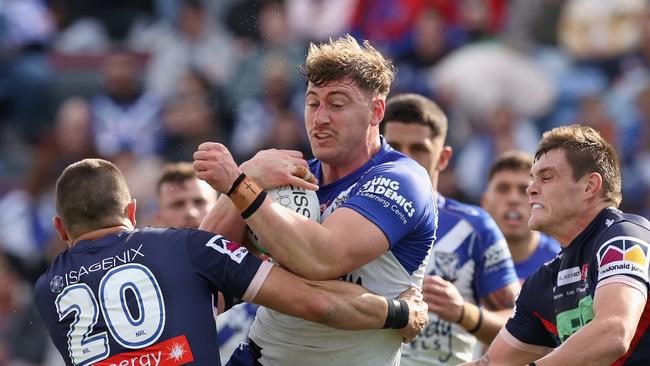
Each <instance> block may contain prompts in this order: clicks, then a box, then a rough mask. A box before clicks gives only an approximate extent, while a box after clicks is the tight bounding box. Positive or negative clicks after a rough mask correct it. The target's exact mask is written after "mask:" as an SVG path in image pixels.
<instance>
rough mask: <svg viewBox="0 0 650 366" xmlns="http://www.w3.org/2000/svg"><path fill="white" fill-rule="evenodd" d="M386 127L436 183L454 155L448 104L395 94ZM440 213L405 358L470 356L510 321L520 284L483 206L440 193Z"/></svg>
mask: <svg viewBox="0 0 650 366" xmlns="http://www.w3.org/2000/svg"><path fill="white" fill-rule="evenodd" d="M381 129H382V133H383V135H384V137H385V138H386V141H387V142H388V143H389V144H390V145H391V146H392V147H393V148H394V149H396V150H398V151H401V152H402V153H404V154H406V155H408V156H409V157H411V158H413V159H415V160H416V161H417V162H418V163H420V165H422V166H423V167H424V168H425V169H426V170H427V171H428V173H429V177H430V179H431V184H432V185H433V188H434V189H436V188H437V185H438V175H439V174H440V172H441V171H442V170H443V169H445V167H446V166H447V163H448V162H449V159H450V158H451V155H452V149H451V147H449V146H446V145H445V137H446V135H447V117H446V116H445V114H444V112H442V110H441V109H440V108H439V107H438V106H437V105H436V104H435V103H434V102H433V101H431V100H430V99H427V98H426V97H424V96H421V95H418V94H398V95H396V96H394V97H392V98H390V99H389V100H388V102H387V103H386V113H385V115H384V120H383V122H382V123H381ZM438 214H439V222H438V230H437V232H436V244H435V245H434V247H433V251H432V254H431V257H430V258H429V264H428V265H427V268H426V273H427V276H426V277H425V280H424V287H423V289H424V296H425V301H427V303H428V304H429V311H430V313H429V324H428V325H427V328H426V330H425V331H424V332H423V333H422V334H421V335H420V336H419V337H418V338H417V339H416V340H415V341H414V342H412V343H411V344H408V345H405V346H404V350H403V355H402V364H404V365H455V364H457V363H459V362H462V361H464V360H469V359H471V358H472V354H473V352H474V349H475V347H476V339H479V340H481V341H482V342H484V343H485V344H489V343H490V342H491V341H492V339H494V337H495V336H496V334H497V333H498V332H499V329H501V327H502V326H503V325H504V324H505V322H506V320H507V317H508V316H509V314H510V309H511V308H512V306H513V304H514V299H515V295H516V293H517V291H518V290H519V284H518V282H517V277H516V275H515V271H514V267H513V264H512V260H511V258H510V254H509V252H508V247H507V245H506V243H505V240H504V238H503V235H502V234H501V231H499V228H498V227H497V225H496V224H495V222H494V221H493V220H492V219H491V218H490V216H489V215H488V214H487V213H486V212H485V211H483V210H482V209H481V208H479V207H476V206H472V205H467V204H464V203H461V202H458V201H455V200H452V199H448V198H446V197H444V196H442V195H440V194H438ZM504 310H505V311H504Z"/></svg>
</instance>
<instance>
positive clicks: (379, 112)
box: [370, 97, 386, 126]
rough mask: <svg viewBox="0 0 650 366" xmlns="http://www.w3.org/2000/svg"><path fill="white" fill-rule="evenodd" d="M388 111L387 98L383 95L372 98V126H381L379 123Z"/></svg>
mask: <svg viewBox="0 0 650 366" xmlns="http://www.w3.org/2000/svg"><path fill="white" fill-rule="evenodd" d="M385 111H386V100H385V99H384V98H381V97H377V98H373V99H372V121H371V122H370V125H371V126H379V123H380V122H381V121H382V120H383V119H384V112H385Z"/></svg>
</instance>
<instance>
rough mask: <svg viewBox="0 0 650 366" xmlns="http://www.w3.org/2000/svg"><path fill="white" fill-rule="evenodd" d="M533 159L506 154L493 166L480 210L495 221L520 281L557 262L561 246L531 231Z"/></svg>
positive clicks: (516, 153)
mask: <svg viewBox="0 0 650 366" xmlns="http://www.w3.org/2000/svg"><path fill="white" fill-rule="evenodd" d="M532 166H533V157H532V156H530V155H529V154H528V153H525V152H523V151H507V152H505V153H503V154H501V155H500V156H499V157H497V159H496V160H495V161H494V162H493V163H492V166H491V167H490V172H489V173H488V183H487V189H486V190H485V192H484V193H483V197H481V206H482V207H483V208H484V209H485V210H486V211H487V212H488V213H489V214H490V215H491V216H492V218H494V221H496V223H497V225H499V229H501V232H502V233H503V236H505V238H506V241H507V242H508V249H510V254H511V255H512V261H513V262H514V263H515V270H516V271H517V276H518V277H519V280H520V281H521V282H522V283H523V281H524V280H525V279H526V278H528V277H529V276H530V275H532V274H533V273H534V272H535V271H537V269H538V268H539V267H541V266H542V265H543V264H544V263H546V262H548V261H550V260H551V259H553V258H555V256H556V255H557V253H558V252H559V251H560V244H559V243H558V242H557V241H556V240H555V239H553V238H551V237H550V236H548V235H546V234H544V233H540V232H538V231H533V230H531V229H530V228H529V227H528V219H529V218H530V204H529V203H528V195H526V188H527V187H528V183H529V182H530V168H531V167H532Z"/></svg>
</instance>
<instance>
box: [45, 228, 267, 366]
mask: <svg viewBox="0 0 650 366" xmlns="http://www.w3.org/2000/svg"><path fill="white" fill-rule="evenodd" d="M247 253H248V252H247V251H246V249H244V248H243V247H240V246H239V245H237V244H236V243H233V242H230V241H228V240H226V239H225V238H223V237H222V236H220V235H215V234H212V233H208V232H205V231H199V230H176V229H149V228H148V229H143V230H136V231H130V232H127V231H124V232H121V233H116V234H110V235H106V236H104V237H102V238H100V239H97V240H93V241H91V240H83V241H80V242H78V243H77V244H76V245H75V246H74V247H72V248H71V249H69V250H66V251H65V252H63V253H61V254H59V256H57V257H56V259H55V260H54V261H53V263H52V264H51V265H50V266H49V268H48V269H47V271H46V272H45V273H44V274H43V275H41V277H40V278H39V279H38V281H37V283H36V286H35V289H34V293H35V295H34V296H35V299H36V304H37V306H38V309H39V311H40V313H41V317H42V318H43V321H44V322H45V325H46V326H47V329H48V331H49V333H50V336H51V337H52V340H53V341H54V344H55V345H56V347H57V348H58V350H59V352H61V355H62V356H63V358H64V360H65V363H66V364H67V365H91V364H92V365H103V366H110V365H162V366H175V365H183V364H187V363H192V362H193V363H194V364H197V365H219V364H220V362H219V354H218V350H217V331H216V326H215V322H214V316H213V300H212V297H213V295H215V294H216V293H217V290H219V291H222V292H223V293H224V296H226V297H228V296H230V297H237V298H243V299H246V300H248V301H250V300H252V298H254V297H255V294H256V291H257V289H258V288H259V286H261V282H263V281H264V279H265V278H266V275H267V274H268V271H269V270H270V267H271V265H270V264H268V263H267V262H261V261H260V260H259V259H258V258H256V257H254V256H252V255H247Z"/></svg>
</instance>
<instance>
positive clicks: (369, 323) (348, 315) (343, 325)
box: [313, 281, 388, 330]
mask: <svg viewBox="0 0 650 366" xmlns="http://www.w3.org/2000/svg"><path fill="white" fill-rule="evenodd" d="M313 284H314V285H315V286H318V287H321V288H320V290H322V291H323V295H324V298H325V299H326V300H324V301H325V302H326V303H327V309H328V310H327V311H326V312H325V315H326V316H324V317H323V318H321V319H320V323H322V324H325V325H327V326H330V327H333V328H339V329H348V330H360V329H380V328H382V327H383V325H384V323H385V321H386V315H387V311H388V306H387V304H386V299H385V298H383V297H381V296H378V295H375V294H372V293H369V292H368V291H367V290H366V289H364V288H362V287H360V286H357V285H353V284H351V283H348V282H344V281H325V282H313Z"/></svg>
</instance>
